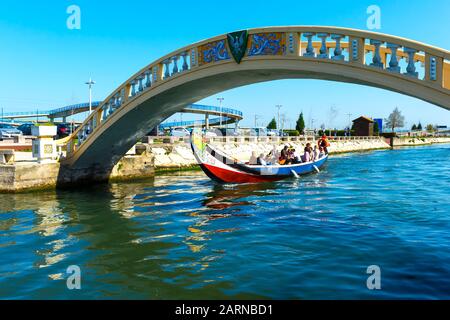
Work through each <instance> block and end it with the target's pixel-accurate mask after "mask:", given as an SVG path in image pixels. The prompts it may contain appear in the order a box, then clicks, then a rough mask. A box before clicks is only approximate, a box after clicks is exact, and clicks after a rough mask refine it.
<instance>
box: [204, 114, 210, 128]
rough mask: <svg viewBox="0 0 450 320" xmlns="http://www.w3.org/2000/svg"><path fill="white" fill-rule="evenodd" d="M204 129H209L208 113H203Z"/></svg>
mask: <svg viewBox="0 0 450 320" xmlns="http://www.w3.org/2000/svg"><path fill="white" fill-rule="evenodd" d="M205 129H206V130H208V129H209V114H208V113H206V114H205Z"/></svg>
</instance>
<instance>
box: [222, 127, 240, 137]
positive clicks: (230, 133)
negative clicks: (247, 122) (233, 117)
mask: <svg viewBox="0 0 450 320" xmlns="http://www.w3.org/2000/svg"><path fill="white" fill-rule="evenodd" d="M219 131H220V133H221V135H222V136H232V137H237V136H239V133H238V132H237V131H236V130H235V129H226V128H220V129H219Z"/></svg>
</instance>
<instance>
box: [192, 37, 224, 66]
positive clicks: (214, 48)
mask: <svg viewBox="0 0 450 320" xmlns="http://www.w3.org/2000/svg"><path fill="white" fill-rule="evenodd" d="M228 59H230V54H229V53H228V49H227V46H226V42H225V40H219V41H214V42H209V43H206V44H204V45H202V46H200V47H199V50H198V62H199V65H203V64H207V63H211V62H217V61H221V60H228Z"/></svg>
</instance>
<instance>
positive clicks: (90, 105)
mask: <svg viewBox="0 0 450 320" xmlns="http://www.w3.org/2000/svg"><path fill="white" fill-rule="evenodd" d="M85 84H87V85H88V86H89V114H91V113H92V86H93V85H94V84H95V81H92V79H91V78H89V81H87V82H85Z"/></svg>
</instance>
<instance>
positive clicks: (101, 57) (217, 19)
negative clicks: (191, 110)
mask: <svg viewBox="0 0 450 320" xmlns="http://www.w3.org/2000/svg"><path fill="white" fill-rule="evenodd" d="M350 3H351V5H350ZM72 4H75V5H78V6H79V7H80V8H81V30H69V29H68V28H67V27H66V20H67V18H68V16H69V15H68V14H67V13H66V9H67V7H68V6H69V5H72ZM372 4H375V5H378V6H379V7H380V8H381V30H379V32H383V33H387V34H393V35H397V36H402V37H406V38H410V39H414V40H417V41H421V42H425V43H428V44H431V45H435V46H438V47H442V48H445V49H450V36H449V34H448V30H450V19H449V13H450V2H449V1H447V0H441V1H416V0H410V1H407V2H405V1H393V0H390V1H381V0H373V1H364V0H361V1H351V2H350V1H325V0H323V1H299V0H297V1H262V0H259V1H242V0H241V1H233V0H228V1H226V2H224V1H221V2H218V1H195V2H193V1H175V0H173V1H170V2H167V1H164V2H162V1H160V2H155V1H139V0H135V1H132V2H110V1H85V0H83V1H81V0H77V1H75V0H74V1H64V0H59V1H39V3H36V2H35V1H8V2H7V1H2V2H1V4H0V39H1V47H0V70H1V72H0V86H1V89H0V107H3V109H4V111H5V112H7V111H27V110H34V109H38V108H40V109H49V108H53V107H59V106H64V105H67V104H71V103H78V102H85V101H87V100H88V91H87V88H86V86H85V85H84V82H85V81H86V80H87V79H88V78H89V77H90V76H92V77H93V79H94V80H95V81H96V82H97V84H96V85H95V88H94V94H93V95H94V100H101V99H103V98H104V97H106V96H107V95H108V94H109V93H110V92H111V91H112V90H114V89H115V88H116V87H117V86H119V85H120V84H121V83H122V82H123V81H125V80H126V79H128V77H129V76H130V75H131V74H133V73H135V72H136V71H137V70H139V69H140V68H142V67H143V66H145V65H147V64H149V63H150V62H152V61H153V60H155V59H157V58H159V57H161V56H162V55H164V54H167V53H169V52H171V51H173V50H176V49H178V48H180V47H182V46H184V45H188V44H190V43H192V42H196V41H199V40H202V39H205V38H209V37H212V36H215V35H218V34H223V33H226V32H230V31H234V30H240V29H246V28H253V27H262V26H275V25H331V26H342V27H350V28H358V29H366V28H367V27H366V20H367V17H368V15H367V14H366V9H367V7H368V6H369V5H372ZM220 96H223V97H224V98H225V101H224V106H230V107H235V108H237V109H240V110H242V111H243V112H244V115H245V116H246V119H245V120H244V122H243V125H252V124H253V123H254V117H255V114H257V115H258V116H259V120H258V124H266V123H267V122H269V121H270V119H271V118H272V117H273V116H274V115H275V114H276V108H275V105H277V104H281V105H283V107H282V111H281V112H283V113H285V114H286V118H287V119H288V120H290V122H291V123H292V124H293V123H294V121H295V120H296V118H297V116H298V114H299V112H300V111H303V112H304V113H305V117H306V120H307V121H308V120H310V119H314V120H315V121H314V122H315V124H316V125H320V124H321V123H325V124H328V123H329V121H330V120H329V117H328V115H327V114H328V110H329V109H330V107H334V108H335V109H336V110H337V111H338V112H337V116H336V118H335V119H334V120H333V121H332V124H331V125H332V126H334V127H342V126H344V125H346V124H347V123H348V115H347V114H349V113H350V114H352V117H356V116H357V115H360V114H364V115H368V116H372V117H383V118H384V117H387V115H388V114H389V112H390V111H391V110H392V109H393V108H395V107H399V108H400V110H401V111H402V112H403V114H404V115H405V117H406V121H407V125H408V126H410V125H411V124H412V123H416V122H418V121H421V122H422V123H423V124H425V123H433V124H447V125H450V112H449V111H446V110H444V109H441V108H439V107H436V106H433V105H431V104H428V103H426V102H423V101H420V100H417V99H414V98H410V97H407V96H403V95H400V94H396V93H392V92H389V91H385V90H380V89H375V88H370V87H364V86H357V85H353V84H342V83H335V82H326V81H317V80H283V81H276V82H268V83H263V84H257V85H251V86H246V87H242V88H237V89H234V90H230V91H227V92H223V93H221V94H220ZM216 98H217V96H212V97H209V98H207V99H205V100H203V101H202V103H208V104H217V100H216ZM177 118H179V117H178V116H177ZM188 118H189V116H188V115H184V116H183V119H188ZM192 118H194V117H193V116H192ZM287 125H289V121H288V123H287Z"/></svg>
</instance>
